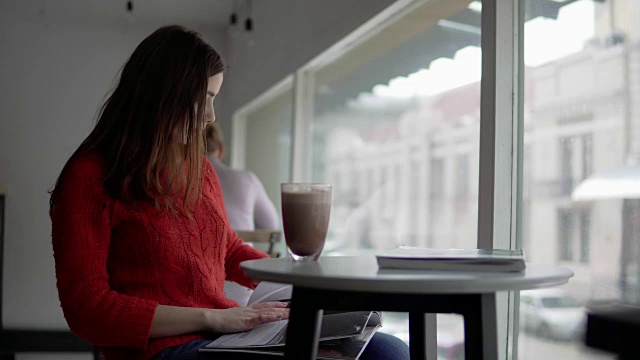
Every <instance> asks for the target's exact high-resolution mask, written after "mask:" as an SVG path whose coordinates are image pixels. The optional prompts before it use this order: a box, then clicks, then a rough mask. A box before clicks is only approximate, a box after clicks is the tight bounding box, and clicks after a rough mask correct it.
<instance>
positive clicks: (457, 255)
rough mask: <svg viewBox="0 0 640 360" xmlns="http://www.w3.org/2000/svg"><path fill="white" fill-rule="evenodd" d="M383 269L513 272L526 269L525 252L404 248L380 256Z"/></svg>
mask: <svg viewBox="0 0 640 360" xmlns="http://www.w3.org/2000/svg"><path fill="white" fill-rule="evenodd" d="M376 259H377V261H378V267H379V268H381V269H417V270H452V271H486V272H493V271H495V272H503V271H506V272H511V271H523V270H524V269H525V261H524V252H523V250H522V249H518V250H504V249H431V248H420V247H412V246H401V247H399V248H396V249H394V250H390V251H387V252H383V253H378V254H376Z"/></svg>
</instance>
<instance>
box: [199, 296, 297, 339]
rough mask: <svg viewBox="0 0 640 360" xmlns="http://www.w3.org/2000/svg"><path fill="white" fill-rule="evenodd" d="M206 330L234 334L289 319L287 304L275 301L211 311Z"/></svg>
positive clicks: (207, 318) (207, 314)
mask: <svg viewBox="0 0 640 360" xmlns="http://www.w3.org/2000/svg"><path fill="white" fill-rule="evenodd" d="M205 318H206V320H205V321H206V326H205V327H206V330H208V331H211V332H215V333H233V332H240V331H247V330H251V329H253V328H254V327H256V326H258V325H260V324H264V323H268V322H272V321H278V320H284V319H288V318H289V309H288V308H287V303H283V302H279V301H274V302H266V303H260V304H253V305H250V306H242V307H236V308H229V309H210V310H209V311H208V312H207V313H206V317H205Z"/></svg>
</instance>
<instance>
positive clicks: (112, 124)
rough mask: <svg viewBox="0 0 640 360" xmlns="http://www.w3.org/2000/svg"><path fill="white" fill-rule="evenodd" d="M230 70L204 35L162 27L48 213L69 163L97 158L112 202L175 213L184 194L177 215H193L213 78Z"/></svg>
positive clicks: (106, 108) (107, 107) (106, 109)
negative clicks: (148, 204)
mask: <svg viewBox="0 0 640 360" xmlns="http://www.w3.org/2000/svg"><path fill="white" fill-rule="evenodd" d="M224 68H225V66H224V63H223V61H222V59H221V57H220V55H219V54H218V53H217V52H216V51H215V50H214V49H213V48H212V47H211V46H210V45H208V44H207V43H206V42H204V41H203V40H202V39H201V38H200V36H199V34H198V33H196V32H193V31H190V30H187V29H185V28H183V27H181V26H177V25H173V26H165V27H162V28H160V29H158V30H156V31H155V32H154V33H153V34H151V35H149V36H148V37H147V38H146V39H144V40H143V41H142V42H141V43H140V45H138V47H137V48H136V49H135V51H134V52H133V54H132V55H131V57H130V58H129V60H127V62H126V63H125V65H124V67H123V68H122V71H121V74H120V80H119V82H118V85H117V86H116V87H115V89H114V90H113V92H112V93H111V95H110V96H109V98H108V99H107V101H106V102H105V103H104V105H103V106H102V108H101V110H100V112H99V116H98V122H97V124H96V126H95V128H94V129H93V131H92V132H91V133H90V134H89V136H87V138H86V139H85V140H84V141H83V142H82V144H81V145H80V146H79V147H78V149H77V150H76V151H75V152H74V153H73V155H72V156H71V158H70V159H69V160H68V161H67V164H66V165H65V167H64V168H63V170H62V173H61V174H60V177H59V178H58V180H57V181H56V185H55V187H54V189H53V190H52V191H51V199H50V201H49V211H50V212H52V211H53V208H54V206H55V201H56V197H57V195H58V189H59V184H60V181H61V180H62V179H63V178H64V176H65V171H66V169H67V168H68V166H69V163H71V162H72V161H73V160H74V159H75V158H77V157H79V156H81V155H85V154H87V153H92V152H97V153H99V154H100V155H101V156H102V157H103V158H104V161H105V177H104V179H103V180H104V184H105V187H106V189H107V191H108V192H109V193H110V194H111V195H112V196H114V197H115V198H118V199H121V200H124V201H127V202H129V203H135V202H136V201H139V200H143V201H151V202H153V203H154V204H155V205H156V207H160V206H161V205H162V206H164V207H166V208H168V209H171V210H174V209H175V208H176V202H175V198H174V196H175V195H177V194H180V195H181V197H182V202H183V206H179V207H178V208H181V209H184V210H186V213H187V214H188V213H189V212H190V208H191V207H192V206H193V205H195V203H196V202H197V200H198V199H199V197H200V194H201V187H202V178H201V166H202V164H201V159H202V155H203V154H204V140H203V137H204V136H203V132H202V127H203V124H204V113H205V101H206V92H207V84H208V78H209V77H211V76H214V75H216V74H219V73H221V72H223V71H224ZM183 137H184V140H185V141H184V143H183V142H182V141H181V140H182V139H183Z"/></svg>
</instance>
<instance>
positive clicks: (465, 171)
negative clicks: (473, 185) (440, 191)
mask: <svg viewBox="0 0 640 360" xmlns="http://www.w3.org/2000/svg"><path fill="white" fill-rule="evenodd" d="M470 178H471V176H470V171H469V155H468V154H462V155H458V157H457V159H456V177H455V181H456V199H458V200H466V198H467V197H468V196H469V180H470Z"/></svg>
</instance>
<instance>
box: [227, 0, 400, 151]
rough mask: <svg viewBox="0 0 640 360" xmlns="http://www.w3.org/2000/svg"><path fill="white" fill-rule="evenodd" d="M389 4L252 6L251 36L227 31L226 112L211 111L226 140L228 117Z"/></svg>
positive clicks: (285, 0)
mask: <svg viewBox="0 0 640 360" xmlns="http://www.w3.org/2000/svg"><path fill="white" fill-rule="evenodd" d="M393 2H394V1H393V0H322V1H314V0H305V1H301V0H278V1H254V2H253V20H254V28H255V30H254V31H253V32H252V33H251V34H246V33H243V32H242V31H230V30H228V31H227V39H228V41H227V44H228V45H229V48H228V50H229V51H228V52H227V53H226V54H225V57H226V59H227V62H228V64H229V66H230V67H229V69H228V70H227V73H226V74H225V84H224V85H223V90H222V92H223V93H226V94H225V96H226V97H225V99H224V100H225V108H224V109H223V110H222V111H221V110H216V112H217V114H218V117H219V118H220V125H221V127H222V128H223V131H224V133H225V134H224V135H225V138H226V139H231V137H230V129H231V116H232V115H233V112H234V111H235V110H237V109H238V108H239V107H241V106H242V105H244V104H246V103H247V102H249V101H250V100H251V99H253V98H255V97H256V96H258V95H260V94H261V93H262V92H264V91H265V90H267V89H268V88H269V87H271V86H272V85H274V84H275V83H277V82H278V81H280V80H282V79H283V78H284V77H286V76H287V75H289V74H290V73H292V72H294V71H295V70H296V69H297V68H299V67H300V66H302V65H304V64H305V63H307V62H308V61H309V60H311V59H313V58H314V57H315V56H317V55H318V54H320V53H321V52H322V51H324V50H326V49H327V48H329V47H330V46H331V45H333V44H334V43H336V42H337V41H339V40H340V39H342V38H343V37H345V36H346V35H348V34H349V33H350V32H352V31H353V30H355V29H356V28H357V27H358V26H360V25H361V24H363V23H364V22H366V21H367V20H369V19H370V18H371V17H373V16H374V15H376V14H378V13H379V12H380V11H382V10H383V9H385V8H386V7H387V6H389V5H390V4H392V3H393Z"/></svg>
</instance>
